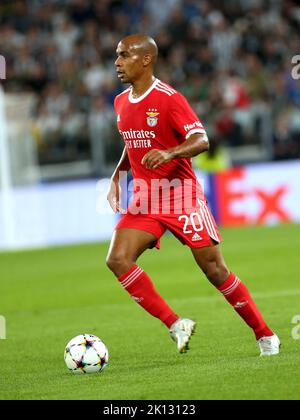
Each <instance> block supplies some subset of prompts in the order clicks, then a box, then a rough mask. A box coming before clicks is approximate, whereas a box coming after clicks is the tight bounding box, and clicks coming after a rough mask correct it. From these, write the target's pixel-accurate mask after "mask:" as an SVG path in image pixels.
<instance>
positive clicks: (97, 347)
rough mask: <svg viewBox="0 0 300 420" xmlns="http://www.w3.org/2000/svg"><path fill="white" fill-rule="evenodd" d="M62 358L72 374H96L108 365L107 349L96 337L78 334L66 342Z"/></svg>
mask: <svg viewBox="0 0 300 420" xmlns="http://www.w3.org/2000/svg"><path fill="white" fill-rule="evenodd" d="M64 358H65V362H66V365H67V368H68V369H69V370H70V371H71V372H73V373H77V374H78V373H79V374H82V373H98V372H101V371H102V370H103V369H104V368H105V366H106V365H107V364H108V349H107V347H106V345H105V344H104V343H103V341H102V340H101V339H100V338H99V337H97V336H96V335H93V334H80V335H77V336H76V337H74V338H72V340H70V341H69V342H68V344H67V345H66V348H65V353H64Z"/></svg>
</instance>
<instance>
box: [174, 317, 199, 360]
mask: <svg viewBox="0 0 300 420" xmlns="http://www.w3.org/2000/svg"><path fill="white" fill-rule="evenodd" d="M195 328H196V322H194V321H192V320H191V319H187V318H179V319H177V321H175V322H174V324H172V326H171V328H170V335H171V338H172V340H174V341H175V342H176V344H177V348H178V351H179V353H185V352H186V351H187V350H188V343H189V341H190V338H191V336H192V335H193V333H194V331H195Z"/></svg>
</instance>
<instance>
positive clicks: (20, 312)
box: [0, 225, 300, 400]
mask: <svg viewBox="0 0 300 420" xmlns="http://www.w3.org/2000/svg"><path fill="white" fill-rule="evenodd" d="M222 234H223V238H224V243H223V244H222V249H223V253H224V256H225V259H226V261H227V264H228V265H229V267H230V268H231V269H232V271H234V272H235V273H236V274H237V275H238V276H240V278H241V279H242V281H243V282H244V283H245V284H246V285H247V286H248V288H249V289H250V291H251V293H252V295H253V296H254V298H255V300H256V303H257V305H258V307H259V308H260V310H261V311H262V313H263V315H264V317H265V319H266V320H267V322H268V323H269V325H270V327H271V328H273V329H274V330H275V331H276V332H277V334H278V335H279V337H280V338H281V341H282V352H281V354H280V355H278V356H274V357H271V358H260V357H258V353H259V352H258V347H257V344H256V341H255V338H254V335H253V333H252V331H251V330H249V328H248V327H247V326H246V325H245V324H244V323H243V322H242V320H241V319H240V318H239V317H238V315H237V314H236V313H235V312H234V310H232V308H231V307H230V305H229V304H228V303H227V302H226V301H225V299H224V298H223V297H222V296H221V295H220V294H219V293H218V292H217V291H216V290H215V289H214V287H213V286H211V285H210V284H209V283H208V281H207V280H206V279H205V277H204V275H203V274H202V273H201V272H200V270H199V269H198V267H197V266H196V264H195V263H194V260H193V258H192V255H191V253H190V250H189V249H188V248H187V247H183V246H182V245H181V244H180V243H179V242H178V241H176V240H175V239H174V238H173V237H170V236H169V237H165V238H163V240H162V249H161V250H160V251H157V250H149V251H147V252H146V253H145V254H144V255H143V256H142V257H141V258H140V260H139V264H140V265H141V266H142V267H143V268H144V269H145V270H146V271H147V272H148V273H149V275H150V276H151V278H152V279H153V281H154V283H155V285H156V287H157V289H158V290H159V291H160V293H161V294H162V295H163V296H164V297H165V298H166V300H167V301H168V303H169V304H170V305H171V306H172V307H173V309H174V310H175V311H176V312H177V313H178V314H179V315H181V316H186V317H191V318H193V319H195V320H196V321H197V323H198V326H197V333H196V334H195V336H193V338H192V341H191V344H190V350H189V352H188V353H187V354H183V355H180V354H178V353H177V350H176V347H175V343H174V342H173V341H171V340H170V337H169V334H168V331H167V329H166V328H165V327H164V325H162V324H161V323H160V321H158V320H157V319H155V318H152V317H151V316H149V315H148V314H147V313H146V312H144V311H143V310H142V309H141V308H140V307H139V306H138V305H137V304H136V303H135V302H134V301H133V300H132V299H130V297H129V295H128V294H127V293H126V292H125V291H124V290H123V289H122V288H121V286H120V285H119V284H118V282H117V280H115V279H114V277H113V275H112V274H111V273H110V272H109V270H108V269H107V268H106V266H105V256H106V252H107V248H108V244H107V243H105V244H91V245H80V246H79V245H78V246H68V247H57V248H51V249H44V250H38V251H28V252H19V253H1V254H0V286H1V289H0V314H1V315H3V316H5V318H6V329H7V338H6V340H0V355H1V357H0V399H2V400H3V399H112V400H115V399H142V400H146V399H163V400H165V399H171V400H174V399H197V400H200V399H299V397H300V373H299V372H300V339H299V340H296V339H293V338H292V329H293V328H294V327H295V325H294V324H293V323H292V318H293V317H294V316H295V315H300V303H299V302H300V282H299V280H300V264H299V262H300V256H299V255H300V225H298V226H297V225H284V226H280V227H249V228H242V229H237V228H236V229H223V230H222ZM298 331H299V330H298ZM80 333H92V334H96V335H98V336H99V337H100V338H102V339H103V341H104V342H105V343H106V344H107V346H108V348H109V351H110V362H109V365H108V366H107V367H106V368H105V370H104V371H103V372H102V373H100V374H92V375H79V376H77V375H73V374H72V373H70V372H69V371H68V370H67V368H66V366H65V364H64V360H63V353H64V347H65V345H66V343H67V342H68V341H69V340H70V339H71V338H72V337H74V336H75V335H78V334H80Z"/></svg>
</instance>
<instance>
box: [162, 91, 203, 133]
mask: <svg viewBox="0 0 300 420" xmlns="http://www.w3.org/2000/svg"><path fill="white" fill-rule="evenodd" d="M170 99H171V104H170V112H169V116H170V121H171V125H172V127H173V129H174V130H175V131H177V132H178V133H179V134H181V135H182V136H183V137H184V138H185V139H188V138H189V137H190V136H191V135H192V134H194V133H202V134H206V132H205V129H204V127H203V125H202V124H201V122H200V121H199V118H198V117H197V115H196V114H195V112H194V111H193V110H192V108H191V106H190V105H189V103H188V101H187V100H186V99H185V97H184V96H183V95H181V94H180V93H178V92H177V93H176V94H174V95H172V96H171V98H170Z"/></svg>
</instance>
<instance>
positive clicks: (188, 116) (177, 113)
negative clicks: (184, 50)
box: [115, 79, 205, 201]
mask: <svg viewBox="0 0 300 420" xmlns="http://www.w3.org/2000/svg"><path fill="white" fill-rule="evenodd" d="M115 111H116V114H117V124H118V129H119V132H120V134H121V136H122V138H123V140H124V142H125V146H126V149H127V153H128V157H129V161H130V165H131V169H132V175H133V178H134V180H135V181H138V180H142V181H143V183H144V184H145V183H146V184H147V187H148V190H147V191H145V194H144V195H145V196H146V195H148V197H149V193H150V191H151V190H153V188H154V185H155V182H156V181H161V180H166V181H178V183H181V185H182V186H183V185H189V186H190V185H191V186H192V195H193V196H194V197H195V196H197V198H199V199H203V198H204V195H203V191H202V188H201V186H200V184H199V183H198V181H197V178H196V175H195V173H194V171H193V168H192V160H191V159H190V158H180V159H174V160H172V161H171V162H168V163H166V164H162V165H161V166H159V167H158V168H156V169H147V168H146V167H145V166H144V165H142V163H141V161H142V158H143V156H144V155H145V154H146V153H147V152H149V151H150V150H151V149H160V150H165V149H169V148H171V147H174V146H178V145H180V144H181V143H182V142H184V141H185V140H186V139H188V138H189V136H190V135H191V134H193V133H205V130H204V128H203V126H202V124H201V122H200V121H199V119H198V117H197V116H196V114H195V113H194V111H193V110H192V109H191V107H190V105H189V104H188V102H187V100H186V99H185V97H184V96H183V95H181V94H180V93H179V92H177V91H176V90H174V89H173V88H172V87H170V86H169V85H167V84H165V83H163V82H161V81H160V80H158V79H156V80H155V81H154V82H153V84H152V85H151V87H150V88H149V89H148V90H147V91H146V92H145V93H144V94H143V95H142V96H140V97H139V98H133V96H132V94H131V88H129V89H127V90H125V91H124V92H122V93H121V94H120V95H118V96H117V97H116V98H115ZM185 183H186V184H185ZM137 184H138V182H137V183H136V185H137ZM176 185H177V184H176V182H175V183H174V185H173V186H174V189H176V188H177V187H176ZM178 185H179V184H178ZM161 187H162V184H161V185H160V188H161ZM140 189H142V188H141V187H140ZM162 189H163V187H162ZM177 189H178V188H177ZM145 190H146V188H145ZM135 191H137V189H135ZM182 193H183V195H184V194H186V192H185V191H184V189H182ZM160 201H161V200H160Z"/></svg>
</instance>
